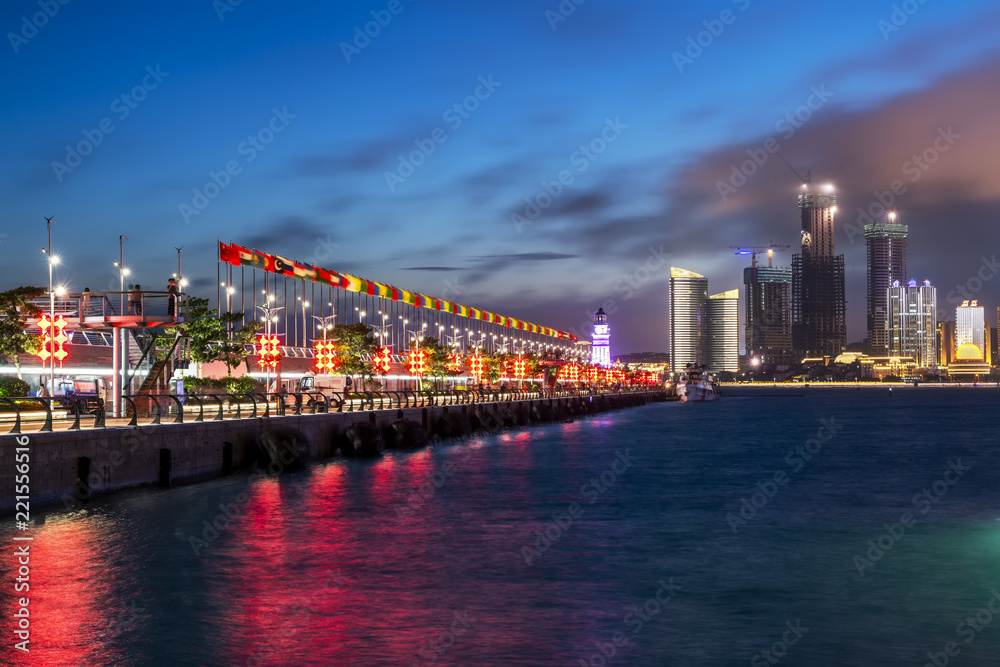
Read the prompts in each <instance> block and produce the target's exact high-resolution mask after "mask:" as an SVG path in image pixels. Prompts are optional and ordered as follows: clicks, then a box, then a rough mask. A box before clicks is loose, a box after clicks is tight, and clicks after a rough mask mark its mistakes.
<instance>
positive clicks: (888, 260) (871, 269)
mask: <svg viewBox="0 0 1000 667" xmlns="http://www.w3.org/2000/svg"><path fill="white" fill-rule="evenodd" d="M907 231H908V230H907V227H906V225H901V224H899V223H897V222H896V213H895V211H890V212H889V219H888V222H875V223H870V224H867V225H865V246H866V248H867V251H868V294H867V297H868V351H869V354H871V355H872V356H885V355H886V354H888V353H889V338H888V336H889V332H888V328H887V322H888V303H887V302H886V295H887V294H888V293H889V289H890V288H891V287H892V284H893V281H896V280H899V281H902V280H904V279H905V277H906V237H907Z"/></svg>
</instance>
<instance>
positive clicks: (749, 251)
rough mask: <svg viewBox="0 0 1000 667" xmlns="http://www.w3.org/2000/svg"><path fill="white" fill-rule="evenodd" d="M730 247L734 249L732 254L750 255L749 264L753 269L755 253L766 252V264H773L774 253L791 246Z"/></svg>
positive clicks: (755, 265)
mask: <svg viewBox="0 0 1000 667" xmlns="http://www.w3.org/2000/svg"><path fill="white" fill-rule="evenodd" d="M729 247H730V248H732V249H734V250H736V252H734V253H733V254H734V255H750V258H751V259H750V266H751V267H752V268H754V269H756V268H757V255H759V254H760V253H762V252H766V253H767V265H768V266H773V264H772V262H773V260H774V253H775V252H781V251H783V250H788V249H789V248H790V247H791V246H787V245H775V244H773V243H772V244H771V245H753V246H736V245H731V246H729Z"/></svg>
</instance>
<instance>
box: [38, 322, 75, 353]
mask: <svg viewBox="0 0 1000 667" xmlns="http://www.w3.org/2000/svg"><path fill="white" fill-rule="evenodd" d="M67 324H69V322H67V321H66V320H65V319H64V318H63V316H62V315H59V316H57V317H55V318H54V319H51V320H50V319H49V317H48V315H46V314H43V315H42V319H40V320H38V326H39V327H40V328H41V329H42V344H41V349H40V350H39V351H38V357H39V358H40V359H41V360H42V361H47V360H48V358H49V357H55V358H56V359H57V360H58V361H59V363H60V364H61V363H62V362H63V359H65V358H66V357H67V356H69V352H67V351H66V350H65V349H64V348H63V345H65V344H66V343H67V342H68V341H69V338H68V337H67V336H66V332H65V331H63V330H64V329H65V328H66V325H67ZM52 329H55V330H56V331H58V332H59V333H57V334H56V335H55V336H52V335H51V334H52ZM50 336H51V338H50Z"/></svg>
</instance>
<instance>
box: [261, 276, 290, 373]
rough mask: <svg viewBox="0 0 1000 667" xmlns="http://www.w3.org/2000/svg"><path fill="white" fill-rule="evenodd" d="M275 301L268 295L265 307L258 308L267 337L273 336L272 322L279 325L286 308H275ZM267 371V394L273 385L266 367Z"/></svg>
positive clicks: (269, 371)
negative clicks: (279, 319) (279, 318)
mask: <svg viewBox="0 0 1000 667" xmlns="http://www.w3.org/2000/svg"><path fill="white" fill-rule="evenodd" d="M273 301H274V295H273V294H268V295H267V299H266V300H265V301H264V303H263V305H260V306H257V307H258V308H259V309H260V311H261V312H262V313H264V315H263V316H262V317H261V318H260V321H261V322H263V323H264V335H265V336H267V337H270V336H271V322H275V323H277V321H278V311H279V310H284V309H285V308H284V306H278V307H274V306H272V305H271V303H272V302H273ZM265 368H266V369H267V370H265V371H264V391H265V392H266V391H267V390H268V389H270V385H271V369H270V368H269V367H265Z"/></svg>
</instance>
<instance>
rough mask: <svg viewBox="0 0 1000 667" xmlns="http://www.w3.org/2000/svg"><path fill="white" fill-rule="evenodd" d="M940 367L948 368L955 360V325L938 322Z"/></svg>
mask: <svg viewBox="0 0 1000 667" xmlns="http://www.w3.org/2000/svg"><path fill="white" fill-rule="evenodd" d="M937 334H938V335H937V342H938V365H939V366H947V365H948V364H950V363H951V362H952V361H954V359H955V350H956V349H957V348H958V346H957V345H955V323H954V322H938V330H937Z"/></svg>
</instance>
